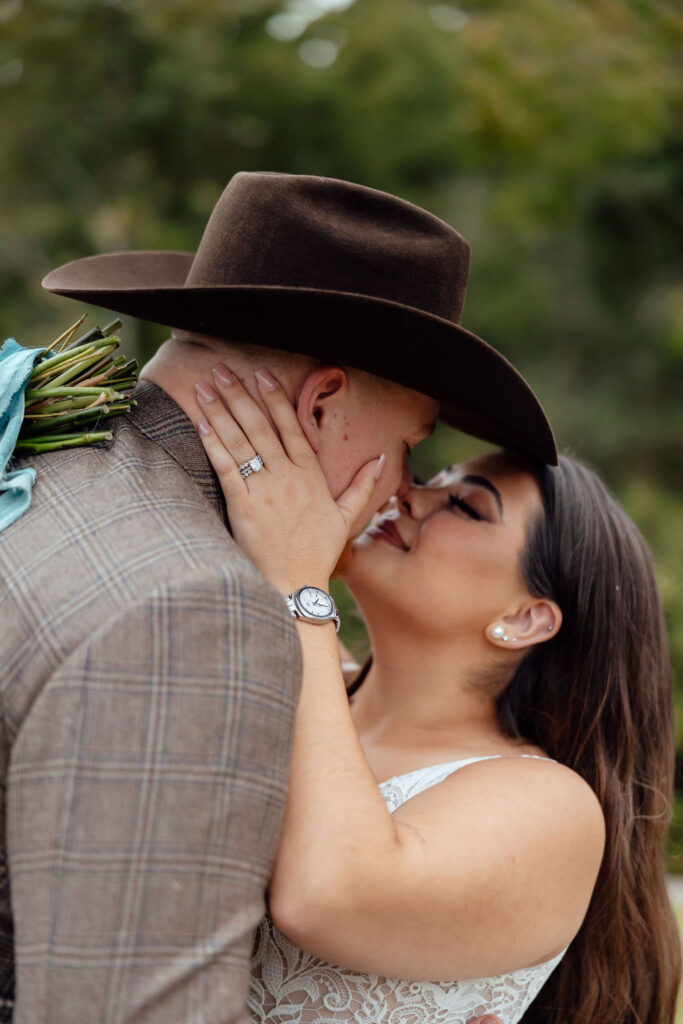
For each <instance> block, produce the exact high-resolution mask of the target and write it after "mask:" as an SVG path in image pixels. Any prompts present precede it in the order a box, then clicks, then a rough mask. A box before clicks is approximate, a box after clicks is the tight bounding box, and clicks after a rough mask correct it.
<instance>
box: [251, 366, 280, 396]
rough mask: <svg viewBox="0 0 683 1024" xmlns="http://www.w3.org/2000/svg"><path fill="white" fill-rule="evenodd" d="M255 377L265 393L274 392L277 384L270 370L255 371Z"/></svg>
mask: <svg viewBox="0 0 683 1024" xmlns="http://www.w3.org/2000/svg"><path fill="white" fill-rule="evenodd" d="M255 375H256V379H257V380H258V381H259V383H260V384H262V385H263V387H264V388H265V389H266V391H275V388H276V387H277V386H278V383H277V381H276V380H275V377H273V375H272V373H271V372H270V370H256V371H255Z"/></svg>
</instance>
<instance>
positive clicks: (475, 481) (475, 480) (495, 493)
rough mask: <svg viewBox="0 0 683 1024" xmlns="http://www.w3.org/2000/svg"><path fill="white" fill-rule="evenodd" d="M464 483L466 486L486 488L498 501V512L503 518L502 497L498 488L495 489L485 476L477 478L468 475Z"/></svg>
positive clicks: (464, 478)
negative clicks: (476, 485) (475, 485)
mask: <svg viewBox="0 0 683 1024" xmlns="http://www.w3.org/2000/svg"><path fill="white" fill-rule="evenodd" d="M462 479H463V483H466V484H478V485H479V486H480V487H485V488H486V490H487V491H490V492H491V494H492V495H493V497H494V498H495V499H496V504H497V505H498V511H499V512H500V514H501V516H502V514H503V499H502V498H501V496H500V491H499V490H498V488H497V487H494V486H493V484H492V483H491V481H490V480H487V479H486V477H485V476H477V475H476V474H475V473H468V474H467V476H464V477H463V478H462Z"/></svg>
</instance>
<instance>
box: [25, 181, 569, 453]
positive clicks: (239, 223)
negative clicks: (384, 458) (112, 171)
mask: <svg viewBox="0 0 683 1024" xmlns="http://www.w3.org/2000/svg"><path fill="white" fill-rule="evenodd" d="M468 271H469V246H468V244H467V242H466V241H465V239H464V238H463V237H462V236H461V235H459V234H458V232H457V231H455V230H454V229H453V228H452V227H450V226H449V225H448V224H446V223H444V221H442V220H439V218H438V217H435V216H434V215H433V214H431V213H428V212H427V211H426V210H423V209H421V208H420V207H418V206H413V205H412V203H408V202H405V201H404V200H402V199H398V198H397V197H396V196H392V195H388V194H387V193H386V192H378V191H376V190H375V189H370V188H365V187H364V186H362V185H354V184H351V183H350V182H347V181H337V180H335V179H333V178H318V177H312V176H310V175H297V174H276V173H273V172H256V173H251V172H248V173H247V172H242V173H239V174H236V175H235V176H234V177H233V178H232V180H231V181H230V183H229V184H228V186H227V188H226V189H225V191H224V192H223V194H222V196H221V197H220V199H219V200H218V203H217V204H216V206H215V208H214V211H213V213H212V214H211V217H210V219H209V222H208V224H207V226H206V230H205V231H204V236H203V238H202V240H201V243H200V245H199V248H198V250H197V252H196V253H194V254H193V253H187V252H116V253H105V254H103V255H100V256H90V257H87V258H86V259H80V260H75V261H74V262H72V263H67V264H65V265H64V266H62V267H59V268H58V269H57V270H53V271H52V272H51V273H50V274H48V275H47V277H46V278H45V279H44V281H43V287H44V288H47V289H48V291H51V292H57V293H58V294H59V295H66V296H68V297H69V298H72V299H78V300H79V301H81V302H89V303H93V304H95V305H97V306H104V307H105V308H107V309H113V310H116V311H117V312H119V313H127V314H128V315H130V316H135V317H140V318H141V319H143V320H153V321H154V322H155V323H159V324H166V325H168V326H171V327H181V328H184V329H185V330H188V331H192V330H194V331H197V332H200V333H202V334H210V335H215V336H217V337H222V338H227V339H230V340H231V341H242V342H255V343H257V344H262V345H269V346H272V347H275V348H283V349H287V350H289V351H292V352H300V353H303V354H305V355H311V356H315V357H317V358H320V359H323V360H325V361H326V362H335V363H339V364H341V365H347V366H355V367H357V368H358V369H361V370H366V371H368V372H369V373H374V374H377V375H378V376H381V377H387V378H388V379H389V380H393V381H397V382H398V383H399V384H403V385H405V386H407V387H409V388H413V389H414V390H416V391H421V392H423V393H424V394H427V395H430V396H431V397H433V398H436V399H438V401H439V402H440V403H441V416H442V418H443V419H444V420H445V421H446V422H447V423H450V424H451V425H452V426H454V427H458V428H459V429H460V430H463V431H465V433H468V434H473V435H475V436H476V437H481V438H483V439H485V440H487V441H492V442H494V443H495V444H499V445H503V446H505V447H509V448H514V449H518V450H520V451H524V452H527V453H529V454H531V455H534V456H536V457H537V458H539V459H541V460H542V461H544V462H548V463H551V464H553V465H555V464H556V463H557V449H556V447H555V441H554V439H553V435H552V431H551V429H550V425H549V423H548V420H547V418H546V416H545V413H544V412H543V409H542V408H541V406H540V403H539V402H538V399H537V398H536V396H535V395H534V393H533V392H532V390H531V388H530V387H529V386H528V384H527V383H526V382H525V381H524V379H523V378H522V377H521V376H520V375H519V373H518V372H517V371H516V370H515V369H514V367H513V366H511V364H510V363H509V362H508V361H507V360H506V359H504V358H503V356H501V355H500V354H499V353H498V352H496V351H495V350H494V349H492V348H491V347H490V346H489V345H487V344H486V342H484V341H482V340H481V338H478V337H476V335H474V334H471V333H470V332H469V331H467V330H465V328H464V327H461V326H460V317H461V315H462V308H463V304H464V301H465V290H466V288H467V276H468Z"/></svg>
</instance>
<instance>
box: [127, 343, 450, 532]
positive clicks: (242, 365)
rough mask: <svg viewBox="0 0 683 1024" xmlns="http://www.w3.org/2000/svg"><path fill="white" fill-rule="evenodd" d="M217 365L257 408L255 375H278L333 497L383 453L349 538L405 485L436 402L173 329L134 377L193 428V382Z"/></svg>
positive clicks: (289, 357) (348, 373) (344, 372)
mask: <svg viewBox="0 0 683 1024" xmlns="http://www.w3.org/2000/svg"><path fill="white" fill-rule="evenodd" d="M221 362H222V363H225V364H227V365H228V366H229V367H230V369H231V370H232V371H233V373H236V374H237V375H238V376H239V377H240V379H241V380H242V381H243V382H244V384H245V386H246V387H247V388H248V390H249V392H250V393H251V395H252V396H253V397H254V398H255V399H256V400H257V401H259V404H261V407H262V408H264V407H263V405H262V403H261V402H260V397H259V394H258V390H257V388H256V380H255V377H254V372H255V371H256V370H259V369H268V370H270V372H271V373H273V374H274V375H275V376H276V377H277V379H278V380H279V381H280V383H281V385H282V386H283V388H284V389H285V391H286V392H287V395H288V396H289V399H290V401H291V402H292V404H293V406H294V407H295V409H296V412H297V417H298V420H299V423H300V424H301V428H302V430H303V431H304V433H305V434H306V437H307V438H308V442H309V444H310V445H311V448H312V449H313V451H314V452H315V453H316V455H317V457H318V461H319V463H320V466H321V468H322V471H323V473H324V475H325V479H326V480H327V484H328V486H329V488H330V492H331V494H332V495H333V496H334V497H335V498H336V497H338V496H339V495H340V494H341V493H342V492H343V491H344V490H345V489H346V488H347V487H348V485H349V483H350V482H351V480H352V479H353V477H354V475H355V473H356V472H357V470H358V469H360V467H361V466H363V465H365V463H366V462H369V461H370V460H371V459H373V458H376V457H377V456H379V455H381V454H382V453H384V454H385V455H386V459H387V464H386V468H385V470H384V472H383V474H382V477H381V479H380V481H379V483H378V486H377V489H376V492H375V494H374V495H373V499H372V504H371V505H369V506H368V508H367V509H366V510H365V511H364V512H363V513H362V515H361V516H360V517H359V519H358V522H357V523H356V524H355V526H354V531H353V532H354V533H356V532H358V531H359V530H360V529H361V528H362V527H363V525H364V524H365V523H366V522H367V520H368V519H369V518H370V516H371V515H372V514H373V513H374V512H375V511H377V509H378V508H380V506H381V505H383V504H384V503H385V502H386V501H387V500H388V498H389V497H390V496H391V495H392V494H396V493H401V492H402V490H403V489H404V488H406V487H407V486H408V472H407V456H408V454H409V452H410V449H411V448H412V447H413V446H414V445H415V444H417V443H418V442H419V441H421V440H422V439H423V438H425V437H427V436H428V434H430V433H431V432H432V430H433V429H434V425H435V422H436V417H437V414H438V409H439V406H438V403H437V402H436V400H435V399H433V398H429V397H428V396H426V395H422V394H420V393H419V392H417V391H412V390H411V389H409V388H405V387H401V385H399V384H395V383H393V382H392V381H389V380H386V379H385V378H382V377H377V376H375V375H374V374H370V373H365V372H364V371H362V370H357V369H355V368H354V367H349V366H339V365H333V364H330V363H325V362H323V361H321V360H317V359H313V358H311V357H309V356H302V355H297V354H295V353H292V352H285V351H283V350H281V349H273V348H268V347H266V346H262V345H243V344H240V345H235V344H231V343H230V342H229V341H225V340H223V339H220V338H214V337H212V336H209V335H202V334H197V333H194V332H188V331H182V330H174V331H173V334H172V336H171V338H170V339H169V340H168V341H167V342H166V343H165V344H164V345H162V346H161V348H160V349H159V351H158V352H157V353H156V355H155V356H154V357H153V359H152V360H151V361H150V362H149V363H147V365H146V366H145V367H144V368H143V369H142V371H141V373H140V377H141V378H142V379H147V380H151V381H152V382H153V383H155V384H157V385H158V386H159V387H161V388H163V389H164V391H166V392H167V393H168V394H169V395H170V396H171V397H172V398H173V399H174V401H175V402H177V403H178V405H180V407H181V408H182V409H184V411H185V412H186V413H187V415H188V416H189V417H190V419H192V420H193V422H196V420H197V418H198V416H199V415H200V409H199V406H198V404H197V400H196V396H195V384H197V383H200V382H201V381H202V380H208V381H211V379H212V374H211V371H212V368H213V367H214V366H216V365H217V364H218V363H221Z"/></svg>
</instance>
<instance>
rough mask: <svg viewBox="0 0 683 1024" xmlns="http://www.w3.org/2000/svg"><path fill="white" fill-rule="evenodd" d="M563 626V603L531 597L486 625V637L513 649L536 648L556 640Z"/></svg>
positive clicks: (490, 640) (495, 644) (496, 643)
mask: <svg viewBox="0 0 683 1024" xmlns="http://www.w3.org/2000/svg"><path fill="white" fill-rule="evenodd" d="M561 625H562V612H561V611H560V608H559V605H557V604H555V602H554V601H551V600H550V599H549V598H541V597H530V598H529V599H528V600H527V601H525V602H524V604H522V605H520V606H519V608H518V609H516V610H515V611H514V612H512V613H508V614H505V615H501V616H500V617H499V618H497V619H495V620H494V621H493V622H491V623H489V625H488V626H487V627H486V639H487V640H488V641H489V642H490V643H492V644H494V646H496V647H504V648H507V649H509V650H514V649H515V648H517V649H519V648H521V647H533V645H534V644H540V643H543V642H544V641H545V640H552V638H553V637H554V636H555V635H556V634H557V632H558V630H559V629H560V626H561Z"/></svg>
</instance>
